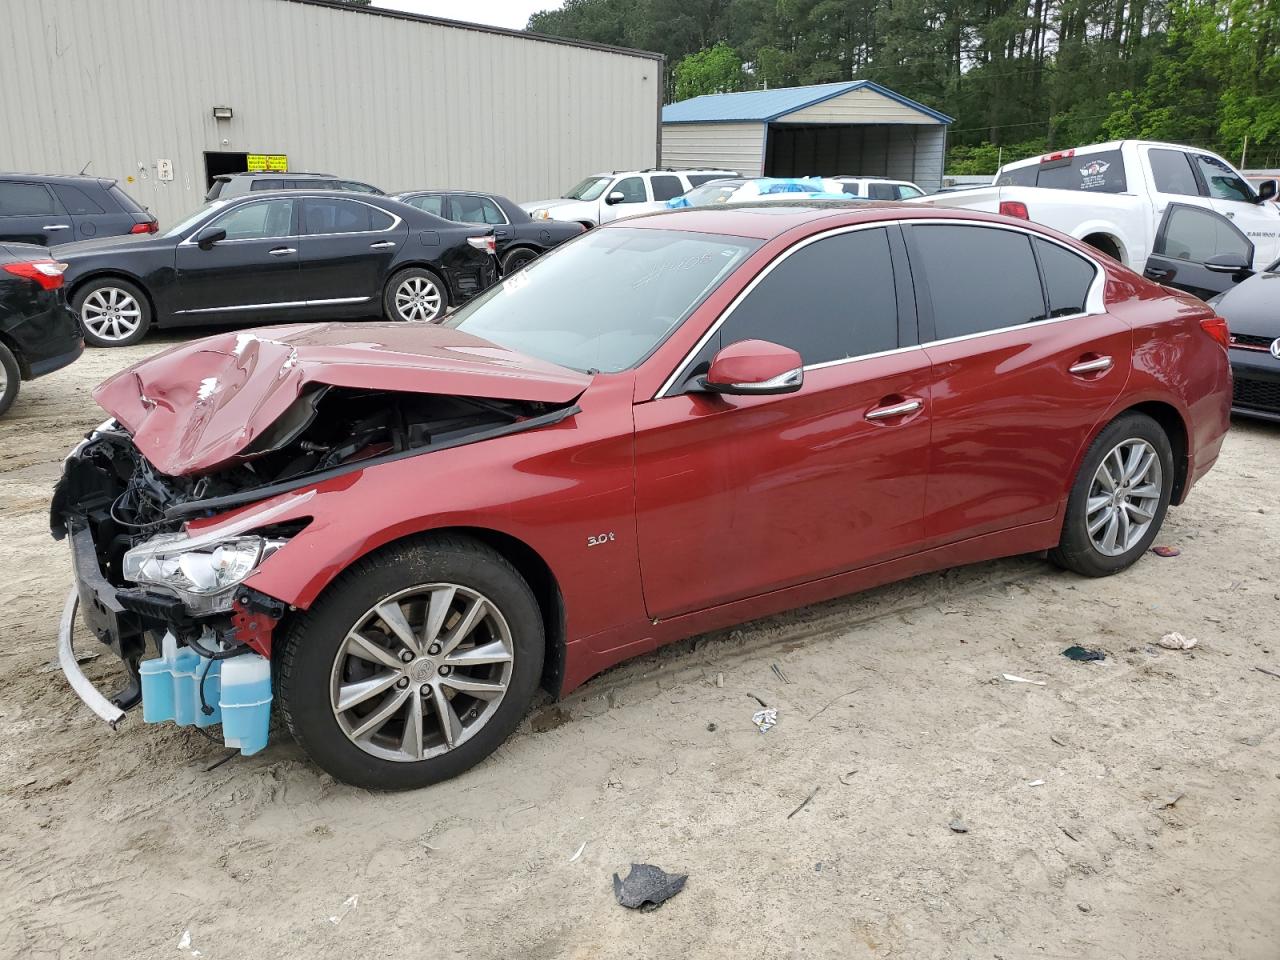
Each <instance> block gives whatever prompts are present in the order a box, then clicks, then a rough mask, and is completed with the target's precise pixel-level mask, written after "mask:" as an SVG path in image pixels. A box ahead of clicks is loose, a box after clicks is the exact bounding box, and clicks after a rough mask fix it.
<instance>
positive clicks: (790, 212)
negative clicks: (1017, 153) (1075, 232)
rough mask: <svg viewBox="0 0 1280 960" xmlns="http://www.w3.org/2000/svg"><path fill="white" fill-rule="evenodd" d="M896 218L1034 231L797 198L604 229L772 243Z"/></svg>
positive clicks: (936, 213) (946, 214)
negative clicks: (798, 232) (806, 231)
mask: <svg viewBox="0 0 1280 960" xmlns="http://www.w3.org/2000/svg"><path fill="white" fill-rule="evenodd" d="M894 220H948V221H955V222H962V221H971V222H976V223H995V224H1002V225H1005V224H1007V225H1011V226H1018V227H1021V228H1023V229H1028V228H1030V229H1036V225H1035V224H1033V223H1031V222H1030V221H1027V220H1015V219H1013V218H1011V217H1002V216H999V215H997V214H991V213H983V212H981V211H978V210H955V209H946V208H942V207H924V206H918V205H916V204H903V203H900V202H896V201H876V200H872V201H867V200H848V201H845V200H795V201H794V202H783V201H773V202H755V203H726V204H722V205H714V206H709V207H683V208H680V209H676V210H662V211H659V212H657V213H650V214H641V215H639V216H632V217H627V218H626V219H624V220H618V221H614V222H612V223H609V224H606V225H605V226H604V227H602V228H600V229H605V230H615V229H619V228H628V227H636V228H640V229H645V230H682V231H687V232H692V233H719V234H724V235H726V236H734V237H750V238H751V239H754V240H773V239H774V238H776V237H780V236H782V235H783V234H784V233H787V232H789V231H791V230H794V229H796V228H799V227H806V226H813V227H817V228H835V227H843V226H849V225H852V224H859V223H874V222H877V221H884V222H886V223H887V222H892V221H894Z"/></svg>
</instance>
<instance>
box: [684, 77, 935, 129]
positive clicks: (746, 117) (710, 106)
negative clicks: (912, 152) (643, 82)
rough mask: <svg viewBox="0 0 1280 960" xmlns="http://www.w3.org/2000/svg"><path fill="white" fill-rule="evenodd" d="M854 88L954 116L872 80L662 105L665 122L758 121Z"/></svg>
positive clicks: (929, 113) (931, 113)
mask: <svg viewBox="0 0 1280 960" xmlns="http://www.w3.org/2000/svg"><path fill="white" fill-rule="evenodd" d="M853 90H873V91H875V92H876V93H878V94H881V95H883V96H886V97H888V98H889V99H891V100H896V101H897V102H898V103H901V104H903V105H905V106H908V107H910V108H911V109H912V110H916V111H918V112H920V113H922V114H924V115H925V116H927V117H930V118H931V119H933V120H936V121H938V122H939V123H951V122H952V118H951V117H948V116H947V115H946V114H945V113H939V112H938V111H937V110H931V109H930V108H929V107H926V106H925V105H924V104H923V103H917V102H916V101H914V100H912V99H910V98H908V97H904V96H903V95H902V94H900V93H894V92H893V91H892V90H890V89H889V88H888V87H882V86H880V84H878V83H873V82H872V81H870V80H851V81H848V82H846V83H819V84H814V85H813V86H808V87H780V88H779V89H777V90H748V91H746V92H745V93H709V94H706V95H705V96H701V97H694V98H693V99H691V100H681V101H680V102H679V103H669V104H667V105H666V106H665V107H663V108H662V122H663V123H730V122H734V121H736V122H739V123H743V122H750V121H753V120H754V121H757V122H759V123H768V122H770V121H771V120H780V119H782V118H783V117H785V116H786V115H787V114H789V113H795V112H796V111H797V110H803V109H804V108H805V107H811V106H813V105H814V104H815V103H821V102H822V101H823V100H830V99H831V98H832V97H838V96H841V95H842V94H846V93H849V92H851V91H853Z"/></svg>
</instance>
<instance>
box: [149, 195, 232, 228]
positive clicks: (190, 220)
mask: <svg viewBox="0 0 1280 960" xmlns="http://www.w3.org/2000/svg"><path fill="white" fill-rule="evenodd" d="M226 205H227V201H225V200H213V201H210V202H209V203H206V204H205V205H204V206H203V207H201V208H200V209H199V210H197V211H196V212H195V213H193V214H191V215H190V216H188V217H184V218H183V219H182V220H181V221H179V223H178V224H177V225H176V226H173V227H170V228H169V229H168V230H167V231H165V233H164V236H166V237H180V236H182V234H184V233H186V232H187V231H188V230H190V229H191V228H192V227H193V226H195V225H196V224H197V223H199V222H200V221H201V220H203V219H204V218H205V217H207V216H208V215H209V214H211V213H213V211H215V210H217V209H218V208H219V207H225V206H226Z"/></svg>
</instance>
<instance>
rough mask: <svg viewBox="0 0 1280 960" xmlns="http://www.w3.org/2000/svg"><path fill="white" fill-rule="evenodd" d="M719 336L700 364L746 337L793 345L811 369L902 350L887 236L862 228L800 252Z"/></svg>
mask: <svg viewBox="0 0 1280 960" xmlns="http://www.w3.org/2000/svg"><path fill="white" fill-rule="evenodd" d="M718 334H719V335H718V336H716V337H712V338H711V341H710V342H709V343H708V344H707V345H706V346H704V347H703V350H702V353H701V354H700V355H699V357H698V363H699V364H704V365H705V364H709V363H710V359H711V357H712V356H714V355H715V353H716V352H717V351H719V350H721V349H723V348H724V347H727V346H729V345H730V344H732V343H737V342H738V341H740V340H768V341H770V342H772V343H778V344H781V345H782V346H784V347H790V348H791V349H793V350H795V351H796V352H797V353H799V354H800V356H801V358H802V359H803V360H804V362H805V364H806V365H812V364H816V363H827V362H829V361H832V360H844V359H847V358H849V357H859V356H865V355H866V354H869V353H880V352H881V351H884V350H892V349H894V348H896V347H897V346H898V298H897V292H896V289H895V287H894V280H893V261H892V257H891V255H890V252H889V238H888V236H887V235H886V233H885V231H884V230H883V229H872V230H856V231H853V232H851V233H844V234H838V235H836V236H832V237H826V238H824V239H822V240H818V241H816V242H814V243H810V244H808V245H807V246H804V247H801V248H800V249H799V250H797V251H795V252H794V253H792V254H791V255H790V256H789V257H787V258H786V259H785V260H783V261H782V262H781V263H779V264H778V265H777V266H776V267H775V268H774V269H773V270H772V271H770V272H769V273H768V274H767V275H766V276H765V277H764V279H762V280H761V281H760V283H759V284H758V285H757V286H756V287H755V289H753V290H752V291H751V292H750V293H749V294H747V296H746V298H745V299H743V300H742V302H741V303H739V304H738V306H737V307H735V308H734V310H733V312H732V313H731V314H730V315H729V316H728V317H727V318H726V319H725V321H724V323H723V325H721V327H720V330H719V331H718ZM695 372H699V373H700V372H705V371H704V370H696V371H695Z"/></svg>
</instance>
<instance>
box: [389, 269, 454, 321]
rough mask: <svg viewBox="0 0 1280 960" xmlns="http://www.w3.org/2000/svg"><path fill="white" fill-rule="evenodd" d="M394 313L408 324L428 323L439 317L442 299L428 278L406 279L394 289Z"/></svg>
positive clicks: (437, 288)
mask: <svg viewBox="0 0 1280 960" xmlns="http://www.w3.org/2000/svg"><path fill="white" fill-rule="evenodd" d="M395 300H396V313H397V314H399V316H400V319H401V320H407V321H409V322H410V323H430V322H431V321H432V320H434V319H435V318H436V317H438V316H439V315H440V310H441V307H442V306H443V303H444V298H443V297H442V296H441V294H440V288H439V287H438V286H436V283H435V281H434V280H431V279H430V278H429V277H406V278H405V279H404V280H402V281H400V286H398V287H396V294H395Z"/></svg>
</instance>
